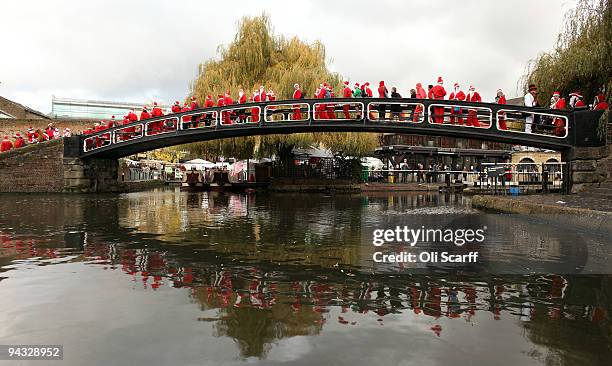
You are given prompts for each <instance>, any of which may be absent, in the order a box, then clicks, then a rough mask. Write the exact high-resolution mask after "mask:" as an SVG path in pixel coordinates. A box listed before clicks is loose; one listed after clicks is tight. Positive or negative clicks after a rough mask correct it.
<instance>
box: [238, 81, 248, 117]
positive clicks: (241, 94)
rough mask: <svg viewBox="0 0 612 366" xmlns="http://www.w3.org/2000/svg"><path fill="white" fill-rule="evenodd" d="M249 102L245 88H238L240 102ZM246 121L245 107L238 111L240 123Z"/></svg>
mask: <svg viewBox="0 0 612 366" xmlns="http://www.w3.org/2000/svg"><path fill="white" fill-rule="evenodd" d="M246 102H247V96H246V93H245V92H244V89H242V88H240V89H238V104H245V103H246ZM244 122H246V112H245V110H244V109H241V110H239V111H238V123H244Z"/></svg>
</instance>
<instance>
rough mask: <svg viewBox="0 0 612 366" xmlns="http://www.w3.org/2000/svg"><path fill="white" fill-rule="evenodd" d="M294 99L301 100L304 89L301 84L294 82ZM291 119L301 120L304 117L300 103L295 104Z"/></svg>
mask: <svg viewBox="0 0 612 366" xmlns="http://www.w3.org/2000/svg"><path fill="white" fill-rule="evenodd" d="M292 98H293V99H295V100H300V99H302V90H301V89H300V85H299V84H297V83H296V84H293V96H292ZM291 119H292V120H293V121H299V120H301V119H302V112H301V111H300V105H299V104H294V105H293V114H292V115H291Z"/></svg>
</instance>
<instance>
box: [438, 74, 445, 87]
mask: <svg viewBox="0 0 612 366" xmlns="http://www.w3.org/2000/svg"><path fill="white" fill-rule="evenodd" d="M438 84H440V85H442V84H444V81H443V80H442V76H438Z"/></svg>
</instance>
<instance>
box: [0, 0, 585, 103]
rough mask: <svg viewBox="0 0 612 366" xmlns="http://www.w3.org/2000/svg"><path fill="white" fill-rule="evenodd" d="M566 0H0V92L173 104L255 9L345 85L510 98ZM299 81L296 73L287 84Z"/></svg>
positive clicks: (26, 99)
mask: <svg viewBox="0 0 612 366" xmlns="http://www.w3.org/2000/svg"><path fill="white" fill-rule="evenodd" d="M574 4H575V0H556V1H554V0H538V1H533V0H509V1H471V0H463V1H452V0H448V1H433V0H424V1H404V0H377V1H371V0H370V1H362V0H352V1H332V0H311V1H310V0H298V1H286V0H285V1H280V0H278V1H277V0H273V1H265V0H259V1H238V0H231V1H216V2H211V1H197V0H173V1H162V0H146V1H144V0H143V1H129V2H128V1H126V0H119V1H117V0H104V1H94V0H89V1H82V0H74V1H73V0H54V1H42V0H39V1H31V0H8V1H1V2H0V13H2V14H3V15H2V21H1V22H0V34H2V42H1V43H0V47H1V48H0V49H1V50H2V51H1V56H0V83H1V84H0V95H2V96H5V97H7V98H10V99H13V100H15V101H17V102H20V103H22V104H25V105H28V106H30V107H32V108H35V109H38V110H40V111H42V112H44V113H48V112H50V110H51V96H52V95H55V96H56V97H70V98H85V99H101V100H112V101H130V102H141V101H147V102H148V101H151V100H161V101H164V102H169V101H173V100H175V99H182V98H183V97H185V96H186V95H187V93H188V91H189V82H190V81H191V80H193V79H194V78H195V76H196V72H197V65H198V63H200V62H201V61H203V60H206V59H208V58H211V57H216V56H217V54H216V50H217V46H218V45H220V44H227V43H229V42H230V41H231V40H232V38H233V36H234V31H235V27H236V24H237V22H238V20H239V19H240V18H241V17H242V16H244V15H258V14H261V12H262V11H265V12H267V13H268V14H269V15H270V16H271V20H272V23H273V25H274V30H275V33H276V34H283V35H286V36H293V35H297V36H299V37H300V38H302V39H304V40H306V41H309V42H310V41H314V40H320V41H322V42H323V44H325V46H326V47H327V57H328V59H329V67H330V69H331V70H333V71H337V72H340V73H341V74H342V75H343V76H344V77H345V78H346V79H348V80H350V81H351V83H353V82H355V81H357V82H362V81H370V82H371V83H374V82H378V81H379V80H385V81H386V83H387V85H390V86H397V87H398V89H399V92H400V93H401V94H403V95H404V94H406V95H407V94H408V90H409V89H410V88H412V87H413V86H414V84H415V83H416V82H422V83H424V84H429V83H433V82H434V81H435V79H436V77H437V76H438V75H441V76H442V77H443V78H444V79H445V82H446V84H445V86H446V87H447V90H448V89H450V86H451V85H452V83H454V82H455V81H458V82H459V83H460V84H461V85H462V87H464V88H465V89H467V86H469V84H474V85H475V86H476V88H477V90H479V91H480V92H481V94H482V95H483V99H484V100H485V101H488V100H492V99H493V98H494V95H495V90H496V89H497V88H502V89H503V90H504V91H505V92H506V95H507V96H508V97H514V96H516V94H517V90H516V89H517V88H516V85H517V80H518V78H519V77H520V76H521V74H522V73H523V70H524V68H525V65H526V63H527V61H528V60H529V59H531V58H534V57H535V56H536V55H537V54H538V53H540V52H543V51H548V50H551V49H552V47H553V46H554V43H555V40H556V36H557V33H558V32H559V30H560V29H561V24H562V20H563V14H564V13H565V11H566V10H567V9H569V8H571V7H573V6H574ZM296 82H299V80H296Z"/></svg>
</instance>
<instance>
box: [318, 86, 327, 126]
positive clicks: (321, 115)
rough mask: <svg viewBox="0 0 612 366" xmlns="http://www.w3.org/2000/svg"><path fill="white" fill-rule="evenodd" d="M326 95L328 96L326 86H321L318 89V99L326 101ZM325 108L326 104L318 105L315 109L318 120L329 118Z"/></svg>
mask: <svg viewBox="0 0 612 366" xmlns="http://www.w3.org/2000/svg"><path fill="white" fill-rule="evenodd" d="M325 94H327V89H326V88H325V84H319V88H317V93H316V98H317V99H325ZM325 108H326V106H325V104H324V103H318V104H317V106H316V107H315V116H316V118H317V119H325V118H326V117H327V112H326V110H325Z"/></svg>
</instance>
